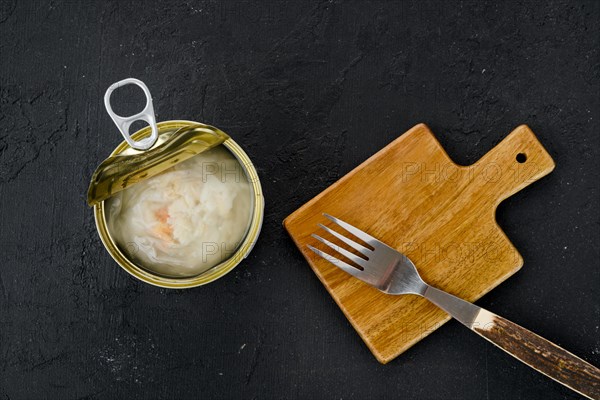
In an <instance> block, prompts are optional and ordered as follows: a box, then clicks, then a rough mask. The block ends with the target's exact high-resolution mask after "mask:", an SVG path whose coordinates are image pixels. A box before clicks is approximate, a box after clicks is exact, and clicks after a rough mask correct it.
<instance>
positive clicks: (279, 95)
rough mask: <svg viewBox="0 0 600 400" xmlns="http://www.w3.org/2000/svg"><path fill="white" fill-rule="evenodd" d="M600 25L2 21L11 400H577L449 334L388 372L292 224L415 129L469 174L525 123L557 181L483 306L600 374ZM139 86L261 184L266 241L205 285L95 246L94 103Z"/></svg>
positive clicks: (500, 5) (559, 14)
mask: <svg viewBox="0 0 600 400" xmlns="http://www.w3.org/2000/svg"><path fill="white" fill-rule="evenodd" d="M599 19H600V4H599V2H596V1H566V0H565V1H544V2H541V1H540V2H516V1H509V2H502V1H498V2H479V1H472V2H471V1H465V2H442V1H439V2H438V1H429V2H427V1H425V2H423V1H407V2H399V1H379V2H373V3H370V2H357V1H321V2H315V1H311V2H307V1H289V2H283V1H266V2H260V1H223V2H212V1H205V2H203V1H175V2H171V3H168V4H166V3H164V2H162V1H144V2H124V1H122V2H121V1H119V2H117V1H110V2H105V3H97V2H93V1H67V2H60V1H18V0H0V74H1V75H0V107H1V109H0V110H1V112H0V199H1V206H0V246H1V249H2V260H1V262H0V399H2V400H4V399H26V398H64V399H74V398H114V397H122V398H132V399H136V398H174V399H175V398H202V399H208V398H232V399H234V398H257V399H265V398H290V399H313V398H314V399H318V398H326V399H366V398H384V397H385V398H419V399H421V398H423V399H441V398H457V399H484V398H486V399H507V398H512V399H562V398H576V397H577V396H576V395H575V394H573V393H572V392H570V391H569V390H567V389H565V388H563V387H562V386H560V385H559V384H557V383H554V382H553V381H551V380H550V379H548V378H545V377H543V376H541V375H539V374H537V373H536V372H534V371H533V370H531V369H529V368H528V367H526V366H524V365H522V364H521V363H519V362H518V361H516V360H514V359H512V358H511V357H510V356H508V355H506V354H504V353H503V352H501V351H500V350H498V349H496V348H494V347H493V346H492V345H490V344H488V343H486V342H485V341H484V340H481V339H480V338H479V337H477V336H476V335H474V334H472V333H470V332H468V331H467V330H465V329H464V328H462V327H461V326H460V325H459V324H458V323H456V322H454V321H451V322H450V323H448V324H446V325H445V326H443V327H442V328H441V329H439V330H438V331H436V332H435V333H434V334H432V335H431V336H429V337H428V338H427V339H426V340H423V341H422V342H420V343H419V344H417V345H416V346H414V347H413V348H412V349H410V350H409V351H408V352H406V353H405V354H403V355H402V356H400V357H399V358H398V359H396V360H395V361H394V362H392V363H390V364H388V365H385V366H383V365H379V364H378V363H377V362H376V361H375V359H374V357H373V356H372V355H371V354H370V352H369V351H368V349H367V348H366V346H365V345H364V344H363V343H362V341H361V340H360V338H359V337H358V335H357V334H356V333H355V332H354V330H353V329H352V328H351V326H350V325H349V323H348V322H347V321H346V319H345V318H344V316H343V315H342V313H341V311H340V310H339V309H338V308H337V307H336V305H335V304H334V302H333V301H332V300H331V298H330V297H329V295H328V294H327V293H326V291H325V289H324V288H323V287H322V286H321V284H320V283H319V281H318V279H317V278H316V277H315V276H314V274H313V273H312V272H311V270H310V268H308V266H307V265H306V264H305V262H304V261H303V259H302V257H301V255H300V253H299V252H298V251H297V249H296V248H295V247H294V245H293V243H292V242H291V240H290V239H289V238H288V236H287V235H286V233H285V231H284V230H283V228H282V225H281V222H282V220H283V218H284V217H285V216H287V215H288V214H289V213H291V212H292V211H293V210H295V209H296V208H297V207H299V206H300V205H302V204H303V203H304V202H305V201H307V200H309V199H310V198H311V197H313V196H314V195H316V194H317V193H319V192H320V191H321V190H323V189H324V188H326V187H327V186H328V185H329V184H331V183H332V182H334V181H335V180H336V179H337V178H339V177H340V176H342V175H343V174H345V173H346V172H348V171H349V170H351V169H352V168H353V167H354V166H356V165H357V164H359V163H360V162H362V161H363V160H364V159H366V158H367V157H368V156H370V155H371V154H373V153H375V152H376V151H377V150H379V149H380V148H382V147H383V146H385V145H386V144H387V143H389V142H390V141H391V140H393V139H394V138H396V137H397V136H398V135H400V134H401V133H403V132H404V131H406V130H407V129H408V128H410V127H412V126H413V125H415V124H416V123H419V122H425V123H427V124H428V125H429V126H430V127H431V128H432V130H433V131H434V132H435V133H436V135H437V136H438V138H439V140H440V141H441V142H442V144H443V145H444V147H445V148H446V149H447V150H448V152H449V154H450V155H451V156H452V157H453V158H454V160H455V161H456V162H458V163H462V164H469V163H473V162H475V161H476V160H477V159H478V158H479V157H481V156H482V155H483V154H485V153H486V152H487V151H488V150H489V149H490V148H492V147H493V146H494V145H495V144H496V143H497V142H499V141H500V140H501V139H502V138H503V137H504V136H505V135H507V134H508V133H509V132H510V131H511V130H512V129H513V128H514V127H516V126H517V125H519V124H522V123H526V124H528V125H529V126H530V127H531V128H532V129H533V130H534V132H536V134H537V135H538V137H539V139H540V140H541V142H542V143H543V144H544V146H546V148H547V149H548V151H549V152H550V153H551V155H552V156H553V157H554V159H555V161H556V164H557V167H556V169H555V171H554V172H552V173H551V174H550V175H549V176H548V177H546V178H544V179H542V180H541V181H540V182H537V183H535V184H534V185H532V186H530V187H529V188H527V189H525V190H524V191H522V192H520V193H518V194H517V195H515V196H514V197H512V198H510V199H509V200H507V201H506V202H504V203H503V204H502V205H501V206H500V208H499V210H498V215H497V217H498V221H499V223H500V224H501V226H502V227H503V228H504V230H505V231H506V233H507V235H508V236H509V237H510V238H511V240H512V241H513V242H514V243H515V245H516V246H517V248H518V249H520V251H521V253H522V255H523V257H524V259H525V265H524V267H523V269H522V270H521V271H520V272H518V273H517V274H516V275H515V276H513V277H512V278H510V279H509V280H508V281H506V282H505V283H503V284H502V285H500V286H499V287H498V288H497V289H495V290H494V291H492V292H491V293H489V294H488V295H486V296H485V297H484V298H483V299H482V300H481V301H479V302H478V304H480V305H482V306H484V307H487V308H489V309H491V310H493V311H495V312H497V313H498V314H500V315H503V316H505V317H507V318H509V319H511V320H513V321H515V322H517V323H520V324H522V325H524V326H526V327H528V328H530V329H531V330H533V331H535V332H537V333H539V334H541V335H542V336H544V337H546V338H548V339H550V340H552V341H555V342H556V343H558V344H560V345H562V346H564V347H565V348H567V349H569V350H571V351H572V352H574V353H576V354H578V355H580V356H581V357H583V358H585V359H587V360H589V361H591V362H592V363H594V364H596V365H598V364H600V338H599V336H600V328H599V325H600V301H599V293H600V274H599V272H600V271H599V267H598V264H599V262H598V260H599V256H600V255H599V246H598V243H599V236H600V235H599V234H600V232H599V231H600V228H599V209H600V207H599V204H598V198H599V193H598V189H599V176H598V175H599V171H600V168H599V165H598V164H599V163H598V160H599V157H598V156H599V154H598V153H599V133H600V131H599V122H600V112H599V111H600V99H599V98H600V93H599V90H600V89H599V79H598V78H599V75H600V64H599V62H600V57H599V54H598V52H599V44H600V43H599V42H600V40H599V36H600V29H599V27H600V25H599ZM129 76H133V77H137V78H139V79H142V80H143V81H145V82H146V83H147V84H148V86H149V87H150V90H151V91H152V93H153V97H154V105H155V109H156V111H157V114H158V119H159V120H169V119H191V120H196V121H201V122H205V123H208V124H211V125H215V126H217V127H220V128H221V129H223V130H225V131H226V132H228V133H229V134H231V135H232V136H233V137H234V138H235V140H236V141H238V142H239V143H240V144H241V145H242V146H243V147H244V149H245V150H246V151H247V152H248V154H249V155H250V157H251V158H252V160H253V161H254V163H255V164H256V166H257V168H258V170H259V174H260V176H261V179H262V183H263V188H264V192H265V197H266V201H267V206H266V210H265V223H264V227H263V233H262V235H261V237H260V240H259V242H258V244H257V246H256V248H255V249H254V251H253V252H252V253H251V255H250V257H249V258H248V259H246V260H245V261H244V262H243V263H242V264H241V265H240V266H239V267H238V268H237V269H235V270H234V271H233V272H232V273H230V274H229V275H227V276H226V277H224V278H222V279H220V280H218V281H217V282H215V283H213V284H210V285H208V286H205V287H201V288H196V289H191V290H184V291H172V290H163V289H159V288H155V287H152V286H149V285H146V284H143V283H140V282H138V281H136V280H134V279H133V278H131V277H130V276H129V275H128V274H127V273H125V272H124V271H123V270H121V269H120V268H119V267H118V266H117V265H116V264H115V263H114V262H113V261H112V259H111V258H110V256H109V255H108V254H107V252H106V251H105V250H104V248H103V246H102V244H101V242H100V240H99V238H98V235H97V234H96V231H95V226H94V222H93V217H92V212H91V210H90V209H89V208H88V207H87V205H86V202H85V196H86V190H87V185H88V182H89V178H90V176H91V174H92V172H93V170H94V169H95V168H96V166H97V164H99V162H100V161H101V160H102V159H104V158H105V157H106V156H107V155H108V154H109V152H110V151H111V150H112V149H113V148H114V147H115V146H116V145H117V143H119V142H120V141H121V138H120V135H119V134H118V132H117V131H116V129H115V126H114V125H113V124H112V122H111V120H110V119H109V117H108V115H107V114H106V112H105V110H104V106H103V104H102V96H103V94H104V91H105V89H106V88H107V87H108V86H109V85H110V84H111V83H113V82H115V81H117V80H120V79H123V78H126V77H129ZM123 103H124V104H123V107H125V108H132V107H134V106H135V104H130V102H128V101H123ZM140 104H141V103H140Z"/></svg>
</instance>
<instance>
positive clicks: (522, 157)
mask: <svg viewBox="0 0 600 400" xmlns="http://www.w3.org/2000/svg"><path fill="white" fill-rule="evenodd" d="M525 161H527V155H526V154H525V153H519V154H517V162H518V163H520V164H523V163H524V162H525Z"/></svg>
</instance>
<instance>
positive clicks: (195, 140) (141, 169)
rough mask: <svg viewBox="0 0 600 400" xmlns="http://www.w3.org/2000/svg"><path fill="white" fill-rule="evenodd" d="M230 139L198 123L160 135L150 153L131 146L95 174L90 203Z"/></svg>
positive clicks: (138, 134) (144, 133) (142, 135)
mask: <svg viewBox="0 0 600 400" xmlns="http://www.w3.org/2000/svg"><path fill="white" fill-rule="evenodd" d="M159 125H160V124H159ZM150 130H151V127H150V126H148V127H146V128H144V129H142V130H141V131H139V132H136V133H135V134H134V135H133V139H135V140H138V139H144V138H145V137H147V136H148V135H149V134H150ZM227 139H229V136H228V135H227V134H226V133H225V132H223V131H221V130H220V129H217V128H215V127H213V126H210V125H204V124H198V123H195V124H190V125H189V126H184V127H183V128H180V129H178V130H167V131H165V132H162V133H159V135H158V140H157V141H156V143H155V144H154V145H153V146H152V147H151V148H150V149H149V150H136V149H134V148H132V147H130V146H128V145H127V148H126V149H125V150H123V151H122V152H120V153H118V154H115V155H112V156H110V157H108V158H107V159H106V160H104V161H103V162H102V163H101V164H100V165H99V166H98V168H97V169H96V171H95V172H94V174H93V175H92V180H91V182H90V187H89V189H88V196H87V197H88V199H87V201H88V204H89V205H90V206H94V205H96V204H98V203H100V202H102V201H104V200H106V199H107V198H109V197H111V196H112V195H114V194H115V193H117V192H119V191H121V190H123V189H126V188H128V187H130V186H132V185H135V184H136V183H138V182H141V181H143V180H145V179H148V178H151V177H153V176H156V175H158V174H160V173H161V172H163V171H165V170H166V169H168V168H170V167H172V166H173V165H175V164H177V163H180V162H182V161H185V160H187V159H188V158H190V157H193V156H195V155H196V154H200V153H202V152H204V151H206V150H209V149H211V148H213V147H215V146H218V145H220V144H221V143H223V142H224V141H225V140H227Z"/></svg>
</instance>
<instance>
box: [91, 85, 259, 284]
mask: <svg viewBox="0 0 600 400" xmlns="http://www.w3.org/2000/svg"><path fill="white" fill-rule="evenodd" d="M127 84H134V85H137V86H139V87H140V88H142V90H144V93H145V94H146V99H147V103H146V107H145V108H144V110H143V111H142V112H140V113H138V114H136V115H133V116H130V117H120V116H118V115H117V114H115V113H114V112H113V110H112V107H111V105H110V95H111V93H112V91H113V90H115V89H116V88H118V87H121V86H123V85H127ZM105 105H106V108H107V111H108V113H109V114H110V115H111V117H112V119H113V121H114V122H115V124H116V125H117V127H118V128H119V130H120V131H121V133H122V135H123V136H124V138H125V141H123V142H122V143H121V144H119V145H118V146H117V148H116V149H115V150H114V151H113V152H112V153H111V154H110V156H109V158H107V159H106V160H105V161H104V162H102V164H100V166H99V167H98V169H96V171H95V172H94V175H93V176H92V180H91V182H90V187H89V190H88V204H90V205H91V206H93V209H94V217H95V220H96V227H97V229H98V234H99V235H100V238H101V240H102V243H103V244H104V247H105V248H106V250H107V251H108V252H109V254H110V255H111V256H112V258H113V259H114V260H115V261H116V262H117V264H119V265H120V266H121V267H122V268H123V269H125V270H126V271H127V272H128V273H130V274H131V275H133V276H134V277H136V278H138V279H140V280H141V281H144V282H146V283H150V284H152V285H155V286H160V287H164V288H173V289H182V288H191V287H195V286H200V285H204V284H207V283H210V282H212V281H214V280H216V279H218V278H220V277H222V276H224V275H225V274H227V273H228V272H229V271H231V270H232V269H233V268H235V267H236V266H237V265H238V264H239V263H240V262H241V261H242V260H243V259H244V258H246V256H247V255H248V254H249V252H250V251H251V250H252V248H253V246H254V244H255V242H256V240H257V238H258V235H259V233H260V229H261V226H262V221H263V214H264V197H263V194H262V189H261V185H260V180H259V178H258V174H257V172H256V169H255V168H254V165H253V164H252V162H251V161H250V158H249V157H248V155H247V154H246V153H245V152H244V151H243V150H242V148H241V147H240V146H239V145H238V144H237V143H236V142H235V141H234V140H233V139H231V138H230V137H229V136H228V135H227V134H225V133H224V132H223V131H221V130H219V129H218V128H215V127H212V126H209V125H205V124H201V123H198V122H193V121H183V120H175V121H164V122H159V123H156V121H155V119H154V110H153V105H152V99H151V97H150V92H149V90H148V88H147V87H146V85H144V83H143V82H141V81H139V80H137V79H132V78H129V79H125V80H123V81H120V82H117V83H115V84H113V85H112V86H111V87H110V88H109V89H108V90H107V92H106V95H105ZM137 120H144V121H146V122H147V123H148V126H146V127H145V128H143V129H141V130H139V131H137V132H135V133H134V134H132V135H129V127H130V125H131V124H132V123H133V122H134V121H137ZM216 148H223V149H225V150H226V151H227V152H228V153H229V154H231V155H232V156H233V157H234V158H235V160H237V163H239V167H240V168H241V171H242V172H243V174H244V176H245V178H244V179H245V181H244V182H246V181H247V184H248V185H247V186H248V188H249V191H250V193H249V198H250V201H249V203H248V207H249V210H248V218H247V225H245V228H244V229H245V233H244V234H243V235H242V236H241V237H240V240H239V241H238V240H236V243H235V246H234V247H232V248H230V249H228V251H227V255H226V257H224V258H223V259H222V260H220V261H219V262H217V263H216V264H215V265H212V266H210V267H209V268H208V269H207V270H206V271H203V272H201V273H199V274H196V275H184V276H174V275H173V274H165V273H163V272H162V271H157V270H156V269H154V268H152V267H149V266H148V265H147V264H144V262H143V261H141V260H140V259H139V258H137V257H135V251H140V249H139V248H135V247H136V245H135V243H129V244H128V243H123V242H122V241H121V243H119V241H118V240H115V237H116V236H118V235H115V231H112V232H111V224H110V221H109V220H110V217H111V216H110V210H111V209H113V208H114V207H112V206H111V205H110V202H111V201H116V200H114V199H115V198H116V197H118V196H121V195H124V194H123V193H126V192H125V191H127V190H128V189H130V188H131V187H132V186H134V185H137V184H139V183H140V182H144V181H146V183H147V182H150V180H151V179H153V178H154V179H156V178H157V177H160V176H161V174H163V175H162V176H164V174H167V173H169V171H171V169H173V167H175V166H176V165H183V164H180V163H184V162H186V161H187V160H189V159H191V158H192V157H197V156H199V155H200V154H201V153H204V152H207V153H208V152H209V151H213V150H212V149H216ZM219 151H221V150H219ZM139 187H140V186H138V187H137V188H138V189H139ZM210 229H220V228H219V227H218V226H212V227H210ZM130 244H131V245H133V248H131V247H132V246H130ZM201 245H202V244H200V243H198V246H201Z"/></svg>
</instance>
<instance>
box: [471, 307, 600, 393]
mask: <svg viewBox="0 0 600 400" xmlns="http://www.w3.org/2000/svg"><path fill="white" fill-rule="evenodd" d="M482 311H485V313H487V314H488V315H487V316H484V315H481V314H482V313H481V312H480V313H479V314H480V315H481V318H482V319H484V321H485V322H486V323H484V324H481V325H480V326H473V327H472V328H471V329H472V330H474V331H475V332H477V333H479V334H480V335H481V336H483V337H484V338H486V339H488V340H489V341H490V342H492V343H494V344H495V345H496V346H498V347H500V348H501V349H502V350H504V351H506V352H507V353H509V354H510V355H512V356H514V357H516V358H518V359H519V360H521V361H523V362H524V363H525V364H527V365H529V366H530V367H532V368H534V369H536V370H538V371H539V372H541V373H542V374H544V375H547V376H549V377H550V378H552V379H554V380H556V381H558V382H560V383H562V384H564V385H566V386H568V387H570V388H571V389H573V390H575V391H576V392H579V393H581V394H582V395H584V396H587V397H589V398H592V399H595V400H598V399H600V370H599V369H598V368H596V367H594V366H593V365H592V364H589V363H587V362H585V361H583V360H582V359H581V358H579V357H577V356H576V355H574V354H572V353H569V352H568V351H566V350H565V349H563V348H562V347H559V346H557V345H555V344H554V343H552V342H551V341H549V340H546V339H544V338H543V337H541V336H538V335H536V334H535V333H533V332H531V331H529V330H527V329H525V328H523V327H522V326H519V325H517V324H515V323H514V322H510V321H509V320H507V319H505V318H502V317H500V316H498V315H496V314H493V313H490V312H489V311H486V310H482ZM479 317H480V316H479V315H478V318H477V319H479ZM478 325H479V324H478Z"/></svg>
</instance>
